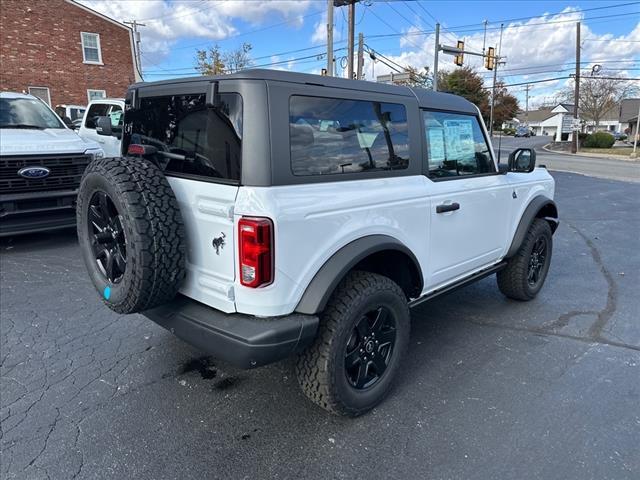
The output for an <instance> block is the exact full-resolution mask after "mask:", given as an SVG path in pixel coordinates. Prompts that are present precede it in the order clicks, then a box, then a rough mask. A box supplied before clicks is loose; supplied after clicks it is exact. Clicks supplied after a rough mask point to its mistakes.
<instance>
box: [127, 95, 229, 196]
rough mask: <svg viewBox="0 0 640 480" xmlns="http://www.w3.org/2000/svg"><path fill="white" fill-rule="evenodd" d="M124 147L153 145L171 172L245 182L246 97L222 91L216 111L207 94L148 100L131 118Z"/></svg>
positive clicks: (143, 100) (146, 99) (129, 113)
mask: <svg viewBox="0 0 640 480" xmlns="http://www.w3.org/2000/svg"><path fill="white" fill-rule="evenodd" d="M125 122H126V124H125V132H128V133H125V139H124V145H123V149H124V150H125V151H126V149H127V148H128V146H129V144H132V143H133V144H146V145H152V146H154V147H156V148H157V149H158V153H157V154H156V156H157V160H158V163H160V164H162V165H164V171H165V172H166V173H167V174H173V175H177V176H185V175H186V176H198V177H208V178H210V179H212V180H215V181H218V180H221V181H223V182H229V183H238V182H239V181H240V167H241V153H242V97H241V96H240V95H239V94H237V93H221V94H219V99H218V100H217V102H216V106H215V107H212V106H210V105H208V104H207V103H206V95H205V94H204V93H202V94H192V95H171V96H164V97H151V98H142V99H141V101H140V107H139V108H136V109H132V110H128V111H127V112H126V114H125Z"/></svg>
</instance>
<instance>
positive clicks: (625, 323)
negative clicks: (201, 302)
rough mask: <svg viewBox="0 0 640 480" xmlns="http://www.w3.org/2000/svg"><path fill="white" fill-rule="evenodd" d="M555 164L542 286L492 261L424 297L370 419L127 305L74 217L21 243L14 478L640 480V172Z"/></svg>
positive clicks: (5, 290) (5, 358) (10, 300)
mask: <svg viewBox="0 0 640 480" xmlns="http://www.w3.org/2000/svg"><path fill="white" fill-rule="evenodd" d="M554 176H555V178H556V180H557V202H558V206H559V209H560V215H561V219H562V223H561V226H560V228H559V230H558V232H557V233H556V235H555V237H554V241H555V245H554V254H553V256H554V258H553V261H552V266H551V271H550V276H549V278H548V280H547V284H546V286H545V287H544V289H543V290H542V292H541V294H540V296H539V297H538V298H537V299H536V300H534V301H533V302H529V303H518V302H514V301H509V300H507V299H505V298H504V297H502V296H501V295H500V293H499V292H498V290H497V287H496V285H495V278H494V277H489V278H486V279H484V280H482V281H481V282H479V283H477V284H475V285H472V286H470V287H467V288H466V289H463V290H459V291H458V292H456V293H453V294H451V295H449V296H446V297H443V298H440V299H437V300H434V301H432V302H430V303H428V304H423V305H422V306H420V307H418V309H416V310H414V311H413V313H412V321H413V323H412V329H413V330H412V340H411V346H410V350H409V354H408V357H407V358H406V362H405V363H406V368H405V369H404V371H403V374H402V377H401V378H400V381H399V383H398V385H397V388H396V389H395V391H394V392H393V394H392V395H391V396H390V397H389V398H388V399H387V400H386V402H385V403H383V404H382V405H381V406H379V407H378V408H376V409H375V410H374V411H373V412H371V413H370V414H368V415H366V416H364V417H361V418H358V419H344V418H338V417H334V416H331V415H329V414H327V413H325V412H324V411H322V410H320V409H319V408H316V407H315V406H313V405H312V404H311V403H310V402H308V401H307V400H306V399H305V397H304V396H303V395H302V393H301V392H300V390H299V389H298V386H297V383H296V380H295V376H294V373H293V368H292V366H291V363H290V362H282V363H279V364H276V365H272V366H269V367H266V368H262V369H258V370H252V371H240V370H236V369H234V368H232V367H230V366H228V365H225V364H222V363H220V362H218V361H217V360H215V359H212V358H207V357H202V355H201V354H200V353H199V352H198V351H196V350H194V349H192V348H191V347H189V346H188V345H186V344H185V343H183V342H181V341H180V340H178V339H177V338H175V337H174V336H172V335H171V334H170V333H168V332H167V331H165V330H163V329H161V328H160V327H158V326H156V325H155V324H153V323H152V322H150V321H148V320H146V319H144V318H143V317H141V316H129V317H122V316H119V315H117V314H115V313H113V312H111V311H110V310H108V309H107V308H106V307H104V306H103V305H102V304H101V302H100V299H99V297H98V295H97V294H96V293H95V291H94V289H93V286H92V285H91V284H90V283H89V281H88V279H87V276H86V274H85V269H84V265H83V264H82V260H81V259H80V256H79V253H78V247H77V243H76V239H75V235H74V233H73V232H60V233H52V234H43V235H33V236H28V237H22V238H15V239H8V240H7V239H5V240H2V242H0V252H1V253H0V271H1V277H0V295H1V297H0V300H1V301H0V317H1V323H0V326H1V332H0V337H1V342H2V343H1V362H2V363H1V370H0V374H1V394H2V395H1V405H0V421H1V430H0V436H1V438H0V442H1V448H2V459H1V460H2V461H1V476H2V478H7V479H13V478H26V479H40V478H42V479H45V478H49V479H69V478H77V479H93V478H96V479H97V478H100V479H104V478H114V479H115V478H117V479H120V478H136V479H165V478H167V479H203V478H221V479H236V478H323V479H325V478H366V479H377V478H410V479H413V478H429V479H440V478H442V479H523V478H527V479H532V478H538V479H580V480H582V479H616V480H621V479H638V478H640V448H639V447H638V446H639V445H640V301H639V299H638V297H639V293H640V290H639V288H638V286H639V285H640V248H638V247H639V246H640V241H639V236H640V209H639V208H638V202H639V198H640V185H638V184H635V183H625V182H617V181H613V180H603V179H595V178H590V177H584V176H581V175H576V174H570V173H554Z"/></svg>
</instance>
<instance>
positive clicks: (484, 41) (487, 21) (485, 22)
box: [482, 20, 489, 55]
mask: <svg viewBox="0 0 640 480" xmlns="http://www.w3.org/2000/svg"><path fill="white" fill-rule="evenodd" d="M483 23H484V37H483V38H482V55H484V53H485V52H484V50H485V47H486V46H487V24H488V23H489V20H485V21H484V22H483Z"/></svg>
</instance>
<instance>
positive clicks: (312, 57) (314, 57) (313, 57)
mask: <svg viewBox="0 0 640 480" xmlns="http://www.w3.org/2000/svg"><path fill="white" fill-rule="evenodd" d="M342 50H346V47H341V48H336V49H334V51H333V52H334V54H335V53H336V52H339V51H342ZM324 55H325V53H322V54H320V55H318V54H313V55H307V56H304V57H298V58H290V59H287V60H278V61H276V62H270V63H263V64H260V65H251V68H264V67H274V66H278V65H283V64H287V63H290V62H294V63H308V61H309V60H311V61H312V62H318V61H320V60H322V59H323V58H318V57H324ZM305 60H306V61H307V62H305ZM194 70H195V68H194ZM168 73H169V74H172V75H174V76H191V75H197V71H194V72H185V73H174V72H170V71H168V70H165V71H164V72H147V75H156V76H157V75H166V74H168Z"/></svg>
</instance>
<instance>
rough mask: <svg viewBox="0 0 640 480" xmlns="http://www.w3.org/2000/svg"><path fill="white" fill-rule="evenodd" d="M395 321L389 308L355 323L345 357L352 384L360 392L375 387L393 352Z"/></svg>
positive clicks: (365, 315) (377, 311) (376, 310)
mask: <svg viewBox="0 0 640 480" xmlns="http://www.w3.org/2000/svg"><path fill="white" fill-rule="evenodd" d="M395 341H396V322H395V318H394V316H393V314H392V312H391V311H390V310H389V309H388V308H386V307H378V308H377V309H374V310H370V311H368V312H367V313H365V314H364V315H363V316H362V317H361V318H360V319H359V320H358V322H357V323H356V324H355V326H354V328H353V330H352V331H351V335H350V337H349V340H348V341H347V348H346V351H345V356H344V366H345V374H346V375H347V380H348V381H349V384H350V385H351V386H352V387H354V388H355V389H358V390H363V389H367V388H369V387H371V386H373V385H375V384H376V383H377V382H378V381H379V380H380V378H381V377H382V375H384V372H385V370H386V369H387V366H388V365H389V362H390V360H391V356H392V355H393V353H394V347H395Z"/></svg>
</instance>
